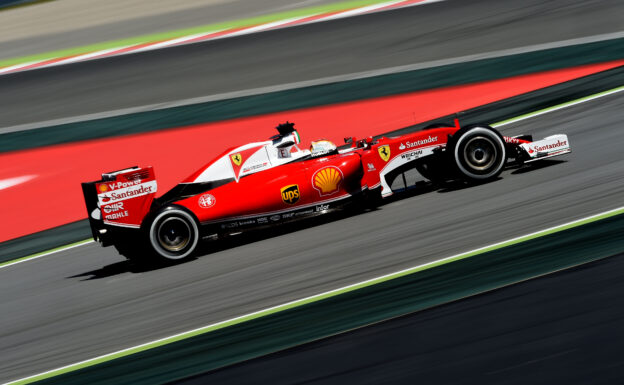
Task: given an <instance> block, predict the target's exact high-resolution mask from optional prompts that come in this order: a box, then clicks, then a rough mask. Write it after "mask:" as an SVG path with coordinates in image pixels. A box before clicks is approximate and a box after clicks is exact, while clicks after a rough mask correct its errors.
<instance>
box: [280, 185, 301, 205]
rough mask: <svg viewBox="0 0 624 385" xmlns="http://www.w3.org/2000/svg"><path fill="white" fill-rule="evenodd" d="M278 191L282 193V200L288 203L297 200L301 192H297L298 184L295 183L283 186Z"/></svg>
mask: <svg viewBox="0 0 624 385" xmlns="http://www.w3.org/2000/svg"><path fill="white" fill-rule="evenodd" d="M280 192H281V193H282V202H284V203H286V204H289V205H294V204H295V203H297V202H298V201H299V197H301V194H300V193H299V185H297V184H291V185H288V186H284V187H282V189H281V190H280Z"/></svg>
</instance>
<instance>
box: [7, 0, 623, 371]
mask: <svg viewBox="0 0 624 385" xmlns="http://www.w3.org/2000/svg"><path fill="white" fill-rule="evenodd" d="M541 3H542V2H538V1H534V2H529V3H527V4H524V5H523V6H522V7H521V6H517V7H516V6H515V5H514V2H510V1H509V2H498V1H494V0H485V1H468V2H460V1H453V0H447V1H444V2H440V3H434V4H429V5H427V6H423V7H415V8H408V9H404V10H401V11H388V12H383V13H380V14H375V15H365V16H360V17H358V18H352V19H344V20H336V21H333V22H328V23H324V25H321V24H316V25H307V26H303V27H297V28H292V29H289V30H288V31H289V33H288V34H284V31H270V32H265V33H262V34H258V35H254V38H253V39H251V38H250V37H249V36H240V37H236V38H232V39H228V41H227V42H226V41H225V40H224V41H214V42H206V43H200V44H195V45H189V46H183V47H175V48H171V49H168V50H161V51H152V52H146V53H143V54H136V55H128V56H124V57H116V58H110V59H102V60H98V61H93V62H87V63H76V64H71V65H67V66H61V67H56V68H48V69H41V70H33V71H28V72H24V73H18V74H13V75H6V76H3V77H0V87H5V88H4V89H6V90H7V92H3V93H2V94H1V95H0V102H2V103H3V105H6V109H4V110H3V112H2V113H1V114H2V118H3V119H4V121H3V124H2V125H3V127H5V128H6V127H15V126H18V125H29V124H35V125H36V123H38V122H44V121H50V120H65V119H69V120H71V119H73V118H75V117H77V116H81V115H85V114H107V113H110V112H111V111H114V110H116V109H123V108H130V107H137V106H138V107H140V106H145V105H154V104H159V103H163V104H167V103H175V102H176V101H180V100H188V99H192V98H196V97H204V96H206V95H213V94H218V93H231V92H242V93H245V91H246V90H250V89H257V88H261V87H268V88H269V89H270V88H272V87H275V86H278V85H284V84H288V83H290V82H299V81H314V79H320V78H323V77H332V76H338V77H342V76H344V77H346V78H348V77H349V75H350V74H354V73H362V72H366V71H375V70H379V69H383V68H389V67H393V66H401V65H412V64H414V63H422V62H430V61H435V60H446V59H452V58H458V57H462V56H464V55H471V54H481V53H484V52H486V51H495V50H502V49H510V48H520V47H528V46H531V45H539V44H547V43H553V42H559V41H563V40H567V39H583V38H585V37H587V36H596V35H600V34H609V33H616V32H619V31H620V30H624V28H622V27H623V26H622V20H621V18H620V17H617V16H618V15H617V13H614V10H616V9H617V7H618V5H619V4H618V2H609V1H606V2H605V6H604V7H591V6H583V5H579V4H576V3H575V2H572V1H553V2H552V3H551V4H549V5H546V6H545V7H547V10H548V9H550V10H551V12H547V11H544V8H540V4H541ZM550 7H551V8H550ZM599 8H600V9H599ZM538 11H539V12H538ZM592 12H595V14H592V15H593V16H592V17H586V18H580V16H579V15H580V14H583V13H592ZM495 16H496V17H495ZM532 16H535V17H532ZM601 17H602V20H601V19H600V18H601ZM460 20H463V21H460ZM577 21H578V22H577ZM574 24H576V27H577V28H572V27H571V26H572V25H574ZM416 26H418V28H416ZM566 26H568V27H566ZM410 28H412V29H410ZM536 29H539V30H540V31H541V32H540V33H534V34H526V33H525V31H527V30H534V31H535V30H536ZM379 31H383V32H379ZM468 32H470V33H468ZM549 32H552V33H549ZM330 37H333V38H330ZM320 41H323V42H326V44H319V42H320ZM315 47H316V48H315ZM484 47H487V49H485V48H484ZM251 57H254V58H262V60H259V61H257V60H256V61H252V60H249V58H251ZM217 58H220V60H217ZM280 69H281V70H280ZM241 74H243V75H241ZM198 79H200V80H198ZM341 79H342V78H341ZM620 86H622V84H613V87H614V88H613V90H612V91H613V92H611V93H610V94H608V95H606V94H605V95H600V97H595V98H591V97H590V98H585V99H583V100H579V101H578V102H577V103H574V104H573V105H566V106H561V108H554V109H551V110H547V111H546V110H545V111H535V113H534V114H532V115H527V116H523V117H521V118H522V119H518V120H511V121H507V122H504V123H505V124H500V125H498V127H499V130H500V131H501V132H502V133H503V134H505V135H517V134H523V133H529V134H533V136H534V137H535V138H536V139H540V138H542V137H546V136H548V135H552V134H557V133H565V134H567V135H568V136H569V138H570V143H571V146H572V150H573V152H572V153H571V154H569V155H566V156H565V157H561V158H557V159H556V160H552V161H548V162H544V163H543V164H542V166H541V167H534V168H530V169H509V170H506V171H505V172H504V173H503V174H502V178H501V179H499V180H497V181H494V182H492V183H488V184H485V185H480V186H474V187H469V188H453V187H447V188H441V189H431V188H423V189H422V190H418V191H416V192H414V193H412V194H409V195H408V196H406V197H405V198H404V199H400V200H394V201H391V202H390V203H388V204H385V205H383V206H381V207H380V208H379V209H378V210H375V211H370V212H366V213H363V214H360V215H357V216H350V217H346V218H342V219H339V220H335V221H328V222H327V223H322V224H317V225H314V226H312V225H311V226H302V228H301V229H299V230H298V231H295V232H287V231H283V232H279V233H278V234H275V235H274V236H271V237H267V238H259V239H258V238H254V239H252V240H245V239H241V240H234V241H233V242H231V243H225V244H223V245H220V246H219V247H218V249H216V250H208V252H207V253H205V254H204V255H202V256H200V257H199V258H197V259H195V260H192V261H190V262H188V263H184V264H180V265H176V266H171V267H167V268H161V269H155V270H144V269H137V268H136V266H133V265H131V264H129V263H127V262H126V261H125V260H124V259H123V257H121V256H119V255H118V254H117V253H116V252H115V251H114V250H113V249H112V248H106V249H104V248H101V247H99V246H98V245H96V244H94V243H86V244H82V245H76V246H75V247H72V248H67V249H63V250H59V251H57V252H54V253H52V254H48V255H44V256H41V257H39V258H36V259H32V260H23V261H22V262H21V263H18V264H4V265H2V268H0V304H1V305H0V313H1V314H3V317H1V318H0V327H1V328H2V332H0V351H2V352H3V354H2V358H3V359H2V362H0V382H5V381H12V380H17V379H20V378H25V377H28V376H32V375H36V374H38V373H43V372H46V371H49V370H54V369H56V368H61V367H65V366H67V365H72V364H74V363H78V362H81V361H84V360H88V359H92V358H94V357H100V356H103V355H107V354H111V353H113V352H119V351H121V350H123V349H132V348H133V347H136V346H139V345H142V344H146V343H150V342H151V341H157V340H161V339H163V338H167V337H169V336H174V335H178V334H180V333H184V332H188V331H191V330H196V329H197V328H201V327H204V326H205V325H212V324H217V323H219V322H223V321H225V320H231V319H235V318H236V317H240V316H242V315H245V314H254V313H257V312H259V311H263V310H264V309H271V308H275V307H277V306H280V305H283V304H288V303H292V302H293V301H297V300H300V299H304V298H310V297H314V296H316V295H318V294H319V293H326V292H330V291H332V290H336V289H339V288H344V287H348V286H349V285H353V284H356V283H359V282H365V281H368V280H371V279H374V278H376V277H381V276H387V275H389V274H393V273H396V272H399V271H403V270H405V269H410V268H413V267H414V266H422V265H427V264H432V263H436V261H440V260H442V259H444V258H448V257H450V256H457V255H461V254H462V253H466V252H467V251H470V250H476V249H480V248H483V247H487V246H489V245H495V244H498V243H500V242H504V241H506V240H510V239H515V238H517V237H521V236H524V235H526V234H532V233H535V232H536V231H540V230H545V229H549V228H553V227H555V226H559V225H562V224H566V223H570V222H573V221H577V220H580V219H583V218H588V217H592V216H595V215H600V214H601V213H605V212H609V211H610V210H616V209H618V208H621V207H622V206H623V204H624V175H623V173H622V170H624V155H622V154H623V153H622V151H621V147H622V145H623V144H624V131H623V130H621V129H620V124H621V122H622V120H623V119H624V97H623V96H622V95H623V94H622V92H620V91H621V89H620V88H616V87H620ZM9 95H11V96H9ZM25 101H28V102H25ZM33 105H36V106H37V108H36V109H34V108H32V106H33ZM489 123H492V124H494V123H497V122H489ZM499 123H501V122H499ZM390 128H400V127H389V129H390ZM0 132H1V129H0ZM302 133H303V134H304V136H305V131H303V132H302ZM354 134H358V133H357V132H354ZM358 135H359V134H358ZM307 139H313V138H310V137H308V138H307ZM94 143H97V141H94ZM101 156H102V157H104V156H107V155H106V153H102V154H101ZM198 158H201V159H202V160H207V159H206V156H205V154H199V155H198ZM208 158H210V156H208ZM100 171H106V170H94V172H95V173H96V174H97V173H98V172H100ZM156 171H157V173H158V170H156ZM13 182H15V181H13ZM24 183H28V182H27V181H24ZM10 188H11V187H7V188H6V191H9V190H10ZM51 188H54V186H53V185H51ZM41 194H42V196H41V199H42V200H45V199H46V194H45V191H42V192H41ZM51 205H53V202H51ZM51 209H52V208H51ZM53 209H54V210H62V209H63V208H62V207H56V206H55V207H53ZM43 215H46V213H45V212H42V216H43ZM493 229H495V231H493Z"/></svg>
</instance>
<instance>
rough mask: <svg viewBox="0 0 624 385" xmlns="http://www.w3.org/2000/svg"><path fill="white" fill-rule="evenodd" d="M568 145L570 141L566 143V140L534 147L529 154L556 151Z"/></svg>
mask: <svg viewBox="0 0 624 385" xmlns="http://www.w3.org/2000/svg"><path fill="white" fill-rule="evenodd" d="M567 145H568V141H566V140H557V143H552V144H544V145H542V146H533V147H532V148H531V149H530V150H529V153H533V151H537V152H546V151H549V150H556V149H558V148H561V147H566V146H567Z"/></svg>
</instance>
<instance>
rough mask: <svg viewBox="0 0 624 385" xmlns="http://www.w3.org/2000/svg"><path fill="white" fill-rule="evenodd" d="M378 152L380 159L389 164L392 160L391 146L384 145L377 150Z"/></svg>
mask: <svg viewBox="0 0 624 385" xmlns="http://www.w3.org/2000/svg"><path fill="white" fill-rule="evenodd" d="M377 151H379V157H380V158H381V159H383V160H384V162H387V161H388V159H390V146H389V145H387V144H384V145H383V146H379V147H378V148H377Z"/></svg>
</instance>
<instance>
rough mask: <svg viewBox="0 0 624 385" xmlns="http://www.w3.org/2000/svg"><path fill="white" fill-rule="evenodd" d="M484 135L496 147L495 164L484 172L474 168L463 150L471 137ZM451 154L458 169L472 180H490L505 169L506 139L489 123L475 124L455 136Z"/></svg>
mask: <svg viewBox="0 0 624 385" xmlns="http://www.w3.org/2000/svg"><path fill="white" fill-rule="evenodd" d="M477 136H482V137H485V138H487V139H489V140H490V141H491V142H492V143H493V144H494V145H495V147H496V158H495V161H494V164H493V165H492V166H491V167H489V168H488V169H487V170H486V171H484V172H479V171H477V170H474V169H472V168H471V167H470V165H468V164H467V163H466V162H465V159H464V156H463V152H464V150H465V146H466V145H467V143H468V142H469V141H470V139H472V138H474V137H477ZM451 152H452V154H451V156H452V159H453V162H454V164H455V167H456V168H457V171H458V172H459V173H460V174H461V175H462V176H463V177H465V178H468V179H469V180H472V181H477V182H479V181H489V180H492V179H494V178H496V177H498V175H500V173H501V172H502V171H503V168H504V167H505V162H506V161H507V158H506V156H507V155H506V153H505V141H504V139H503V137H502V136H501V135H500V134H499V133H498V132H497V131H496V130H494V129H493V128H491V127H489V126H487V125H482V124H480V125H474V126H468V127H465V128H462V129H461V130H459V131H458V132H457V133H456V134H455V135H454V136H453V142H452V146H451Z"/></svg>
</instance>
